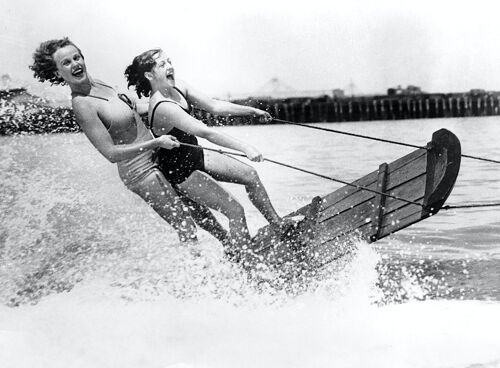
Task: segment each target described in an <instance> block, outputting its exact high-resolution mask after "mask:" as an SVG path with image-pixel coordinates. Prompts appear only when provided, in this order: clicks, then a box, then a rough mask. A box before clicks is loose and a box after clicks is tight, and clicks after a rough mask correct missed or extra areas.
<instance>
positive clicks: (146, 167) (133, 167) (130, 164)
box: [82, 82, 159, 191]
mask: <svg viewBox="0 0 500 368" xmlns="http://www.w3.org/2000/svg"><path fill="white" fill-rule="evenodd" d="M96 83H97V84H100V85H102V86H105V87H108V88H111V89H113V90H114V88H113V87H110V86H108V85H106V84H103V83H99V82H96ZM82 95H83V96H88V97H93V98H97V99H100V100H104V101H109V99H107V98H105V97H100V96H95V95H90V94H89V95H87V94H86V95H84V94H82ZM118 97H119V99H120V100H121V101H123V102H124V103H126V104H127V106H129V107H130V108H131V109H132V110H133V105H132V102H131V101H130V99H129V98H128V97H127V95H125V94H122V93H119V94H118ZM110 128H111V126H110V127H107V130H108V131H109V130H110ZM153 138H154V137H153V136H152V135H151V132H150V131H149V129H147V128H146V127H144V128H143V129H139V127H137V137H136V138H135V139H134V141H133V142H130V144H135V143H141V142H146V141H149V140H152V139H153ZM117 166H118V174H119V175H120V178H121V180H122V181H123V183H124V184H125V185H126V186H127V188H129V189H130V190H132V191H134V187H135V186H136V185H138V184H140V183H141V182H142V180H144V179H145V178H146V177H148V176H149V175H150V174H151V173H152V172H153V171H154V170H159V167H158V165H157V164H156V162H155V159H154V150H145V151H144V152H143V153H140V154H139V155H137V156H135V157H133V158H130V159H126V160H123V161H119V162H118V163H117Z"/></svg>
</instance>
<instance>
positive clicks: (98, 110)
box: [30, 37, 227, 241]
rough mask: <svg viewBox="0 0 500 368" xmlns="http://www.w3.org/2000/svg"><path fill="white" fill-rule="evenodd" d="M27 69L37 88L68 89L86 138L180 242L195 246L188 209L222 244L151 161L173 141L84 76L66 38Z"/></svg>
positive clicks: (45, 48) (207, 217)
mask: <svg viewBox="0 0 500 368" xmlns="http://www.w3.org/2000/svg"><path fill="white" fill-rule="evenodd" d="M30 69H31V70H33V72H34V75H35V77H36V78H38V80H40V81H41V82H44V81H49V82H51V83H52V84H67V85H68V86H69V87H70V89H71V96H72V100H71V101H72V106H73V111H74V113H75V117H76V121H77V123H78V125H79V126H80V128H81V129H82V130H83V132H84V133H85V135H86V136H87V138H88V139H89V140H90V142H91V143H92V144H93V145H94V146H95V148H96V149H97V150H98V151H99V152H100V153H101V154H102V155H103V156H104V157H106V158H107V159H108V160H109V161H110V162H113V163H117V166H118V173H119V175H120V178H121V179H122V181H123V182H124V184H125V185H126V186H127V188H128V189H130V190H131V191H133V192H134V193H136V194H138V195H139V196H140V197H141V198H143V199H144V200H145V201H146V202H147V203H148V204H149V205H150V206H151V207H153V209H154V210H155V211H156V212H157V213H158V214H159V215H160V216H161V217H162V218H163V219H164V220H166V221H167V222H168V223H169V224H171V225H172V226H173V227H174V229H175V230H176V231H177V234H178V236H179V239H180V240H181V241H190V240H196V226H195V223H194V221H193V218H191V216H190V212H189V209H188V207H187V206H186V204H187V205H188V206H189V207H190V208H191V209H192V210H193V211H192V214H193V216H194V218H195V219H196V220H197V222H198V223H199V224H200V226H201V227H202V228H204V229H206V230H207V231H210V232H211V233H212V235H214V236H215V237H217V238H218V239H219V240H221V241H224V240H225V239H226V237H227V232H226V231H225V230H224V228H223V227H222V226H221V225H220V224H219V223H218V221H217V220H216V219H215V217H214V216H213V214H212V213H211V212H210V210H209V209H208V208H206V207H204V206H201V205H199V204H197V203H195V202H193V201H191V200H189V199H187V198H183V199H184V201H185V203H183V201H182V200H181V198H180V197H179V196H178V195H177V193H176V191H175V190H174V189H173V188H172V186H171V185H170V183H169V182H168V181H167V180H166V179H165V177H164V175H163V173H162V172H161V170H160V169H159V168H158V166H157V164H156V163H155V161H154V160H153V153H154V151H156V150H157V149H159V148H162V149H165V150H171V149H176V148H177V147H179V142H178V141H177V139H176V138H175V137H173V136H171V135H163V136H161V137H153V136H152V135H151V132H150V131H149V130H148V129H147V128H146V126H145V125H144V123H143V121H142V120H141V118H140V117H139V115H138V114H137V112H136V111H134V109H133V108H132V104H131V101H130V100H129V99H128V98H127V96H126V95H123V94H118V93H117V92H116V91H115V90H114V89H113V88H112V87H110V86H109V85H107V84H105V83H103V82H102V81H100V80H97V79H94V78H92V77H91V76H90V75H89V74H88V73H87V67H86V65H85V61H84V57H83V54H82V52H81V51H80V49H79V48H78V47H77V46H76V45H75V44H74V43H73V42H71V41H70V40H69V39H68V38H67V37H66V38H62V39H56V40H49V41H46V42H43V43H41V44H40V46H39V47H38V48H37V50H36V51H35V53H34V54H33V64H32V65H31V66H30Z"/></svg>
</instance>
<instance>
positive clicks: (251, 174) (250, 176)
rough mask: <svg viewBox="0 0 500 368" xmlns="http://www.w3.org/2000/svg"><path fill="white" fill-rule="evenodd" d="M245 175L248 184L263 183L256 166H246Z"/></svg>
mask: <svg viewBox="0 0 500 368" xmlns="http://www.w3.org/2000/svg"><path fill="white" fill-rule="evenodd" d="M243 177H244V178H245V179H244V180H245V184H246V185H260V184H261V181H260V177H259V173H258V172H257V170H255V168H253V167H251V166H248V167H247V168H245V171H244V173H243Z"/></svg>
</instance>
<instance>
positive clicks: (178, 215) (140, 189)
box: [130, 170, 197, 241]
mask: <svg viewBox="0 0 500 368" xmlns="http://www.w3.org/2000/svg"><path fill="white" fill-rule="evenodd" d="M130 189H131V190H132V191H133V192H134V193H136V194H137V195H139V196H140V197H141V198H142V199H144V200H145V201H146V202H147V203H148V204H149V205H150V206H151V207H152V208H153V209H154V210H155V211H156V213H158V214H159V215H160V216H161V217H162V218H163V219H164V220H165V221H167V222H168V223H169V224H170V225H172V227H173V228H174V229H175V231H177V235H178V236H179V240H180V241H193V240H197V238H196V225H195V223H194V221H193V219H192V218H191V216H190V212H189V209H188V207H187V206H186V205H184V204H183V203H182V200H181V199H180V197H179V196H178V195H177V193H176V192H175V190H174V188H172V186H171V185H170V183H169V182H168V181H167V180H166V179H165V177H164V176H163V174H161V172H160V171H158V170H155V171H153V172H151V174H149V175H148V176H147V177H146V178H145V179H143V180H142V181H141V182H140V183H138V184H136V185H135V186H133V187H132V188H130Z"/></svg>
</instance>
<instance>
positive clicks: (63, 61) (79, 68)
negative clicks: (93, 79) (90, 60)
mask: <svg viewBox="0 0 500 368" xmlns="http://www.w3.org/2000/svg"><path fill="white" fill-rule="evenodd" d="M52 58H53V59H54V62H55V63H56V67H57V73H58V75H59V76H60V77H61V78H62V79H64V81H65V82H66V83H67V84H69V85H71V84H78V83H81V82H83V81H86V80H87V79H88V76H87V68H86V66H85V61H84V59H83V56H82V55H81V54H80V51H78V49H77V48H76V47H75V46H73V45H67V46H64V47H61V48H60V49H57V51H56V52H54V54H52Z"/></svg>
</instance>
